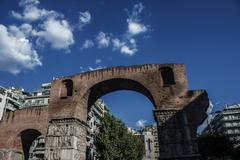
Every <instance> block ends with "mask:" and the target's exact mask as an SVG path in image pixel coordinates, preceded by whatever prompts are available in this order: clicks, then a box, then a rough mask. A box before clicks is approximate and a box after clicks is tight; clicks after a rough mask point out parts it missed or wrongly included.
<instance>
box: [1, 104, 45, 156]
mask: <svg viewBox="0 0 240 160" xmlns="http://www.w3.org/2000/svg"><path fill="white" fill-rule="evenodd" d="M0 128H1V129H0V149H3V148H6V149H12V150H14V151H17V152H22V147H21V138H20V135H21V133H22V132H23V131H24V130H28V129H32V130H36V131H38V132H39V133H41V134H42V135H44V136H46V134H47V128H48V108H41V107H40V108H39V107H36V108H28V109H22V110H17V111H15V112H7V113H6V114H5V115H4V117H3V119H2V121H1V122H0ZM2 128H4V129H2Z"/></svg>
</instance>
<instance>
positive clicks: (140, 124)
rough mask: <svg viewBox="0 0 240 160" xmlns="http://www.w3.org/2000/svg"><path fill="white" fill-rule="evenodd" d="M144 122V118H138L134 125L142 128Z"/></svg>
mask: <svg viewBox="0 0 240 160" xmlns="http://www.w3.org/2000/svg"><path fill="white" fill-rule="evenodd" d="M146 123H147V121H146V120H143V119H140V120H138V121H137V123H136V126H137V127H139V128H144V127H145V125H146Z"/></svg>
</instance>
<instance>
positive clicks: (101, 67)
mask: <svg viewBox="0 0 240 160" xmlns="http://www.w3.org/2000/svg"><path fill="white" fill-rule="evenodd" d="M103 68H106V66H98V67H88V70H90V71H95V70H99V69H103Z"/></svg>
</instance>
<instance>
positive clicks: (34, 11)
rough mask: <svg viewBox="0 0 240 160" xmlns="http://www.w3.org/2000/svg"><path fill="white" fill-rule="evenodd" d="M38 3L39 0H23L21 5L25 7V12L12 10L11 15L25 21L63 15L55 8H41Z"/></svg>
mask: <svg viewBox="0 0 240 160" xmlns="http://www.w3.org/2000/svg"><path fill="white" fill-rule="evenodd" d="M38 4H40V2H39V1H38V0H21V1H20V2H19V6H21V7H23V13H22V14H21V13H18V12H15V11H11V15H12V16H13V17H14V18H16V19H19V20H24V21H36V20H39V19H44V18H46V17H49V16H62V15H61V14H59V13H57V12H55V11H53V10H50V11H49V10H46V9H40V8H38Z"/></svg>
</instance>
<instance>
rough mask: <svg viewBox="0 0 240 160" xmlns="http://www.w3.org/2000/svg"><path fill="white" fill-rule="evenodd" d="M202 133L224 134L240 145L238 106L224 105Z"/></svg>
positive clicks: (239, 107) (239, 106)
mask: <svg viewBox="0 0 240 160" xmlns="http://www.w3.org/2000/svg"><path fill="white" fill-rule="evenodd" d="M203 133H205V134H206V133H217V134H225V135H227V136H229V138H230V139H231V140H233V141H235V142H236V145H240V104H234V105H226V106H225V107H224V109H223V110H222V111H221V112H219V113H218V114H217V115H216V116H215V117H214V118H213V120H212V121H211V122H210V123H209V124H208V126H207V127H206V129H205V130H204V131H203Z"/></svg>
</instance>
